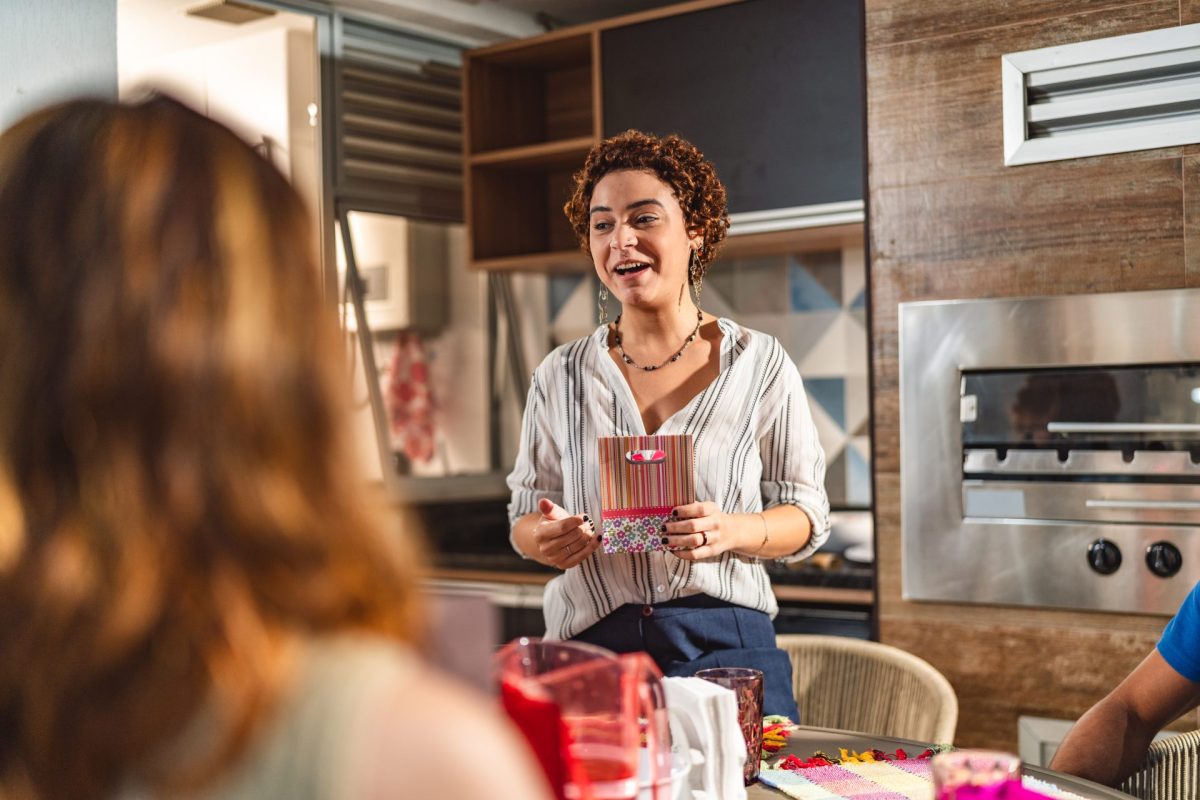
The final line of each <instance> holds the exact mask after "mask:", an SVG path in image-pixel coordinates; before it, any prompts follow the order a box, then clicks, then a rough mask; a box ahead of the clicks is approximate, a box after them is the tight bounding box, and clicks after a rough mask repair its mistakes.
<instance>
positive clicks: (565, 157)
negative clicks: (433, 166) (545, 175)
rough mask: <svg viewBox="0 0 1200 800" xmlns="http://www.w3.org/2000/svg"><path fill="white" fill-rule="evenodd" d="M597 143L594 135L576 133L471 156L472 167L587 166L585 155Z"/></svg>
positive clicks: (469, 158) (469, 161)
mask: <svg viewBox="0 0 1200 800" xmlns="http://www.w3.org/2000/svg"><path fill="white" fill-rule="evenodd" d="M595 143H596V138H595V137H594V136H576V137H575V138H573V139H563V140H560V141H556V142H544V143H540V144H527V145H521V146H520V147H509V148H506V149H504V150H488V151H486V152H483V153H475V154H473V155H470V156H468V163H469V164H470V165H471V166H500V167H543V166H574V167H576V168H578V167H579V166H582V165H583V158H584V156H586V155H587V152H588V150H591V149H592V145H594V144H595Z"/></svg>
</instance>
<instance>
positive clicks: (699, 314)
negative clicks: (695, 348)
mask: <svg viewBox="0 0 1200 800" xmlns="http://www.w3.org/2000/svg"><path fill="white" fill-rule="evenodd" d="M703 320H704V312H703V311H700V310H699V309H697V311H696V327H694V328H692V332H691V333H690V334H688V337H687V338H686V339H684V340H683V344H682V345H680V346H679V349H678V350H676V351H675V353H674V354H673V355H671V356H669V357H667V359H666V360H665V361H663V362H662V363H661V364H651V365H649V366H645V367H643V366H642V365H641V364H639V363H637V362H636V361H634V360H633V359H632V358H630V357H629V356H628V355H626V354H625V350H624V348H622V347H621V315H619V314H618V315H617V318H616V319H615V320H613V339H615V340H616V343H617V353H618V354H619V355H620V356H621V360H622V361H624V362H625V363H626V364H628V365H629V366H631V367H633V368H634V369H640V370H642V371H643V372H653V371H654V370H656V369H662V368H663V367H665V366H666V365H667V364H670V363H672V362H674V361H678V360H679V357H680V356H681V355H683V351H684V350H687V349H688V345H690V344H691V343H692V342H694V341H696V334H698V333H699V332H700V323H701V322H702V321H703Z"/></svg>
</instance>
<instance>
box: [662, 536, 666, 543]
mask: <svg viewBox="0 0 1200 800" xmlns="http://www.w3.org/2000/svg"><path fill="white" fill-rule="evenodd" d="M662 543H663V544H666V543H667V537H665V536H664V537H662Z"/></svg>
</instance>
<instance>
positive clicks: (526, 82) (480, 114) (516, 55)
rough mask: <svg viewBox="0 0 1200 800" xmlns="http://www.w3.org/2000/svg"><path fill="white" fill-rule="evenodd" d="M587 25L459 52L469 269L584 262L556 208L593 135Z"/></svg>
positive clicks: (592, 36)
mask: <svg viewBox="0 0 1200 800" xmlns="http://www.w3.org/2000/svg"><path fill="white" fill-rule="evenodd" d="M598 41H599V34H598V33H597V32H596V31H594V30H585V31H582V32H578V31H577V32H574V33H564V34H551V35H548V36H545V37H539V38H538V39H537V40H535V41H533V42H509V43H506V44H502V45H498V46H496V47H492V48H487V49H486V50H479V51H474V52H472V53H468V54H467V61H466V77H467V79H466V85H465V87H464V98H465V109H466V118H465V127H466V131H467V136H466V137H465V139H466V141H465V153H464V156H465V161H466V165H467V171H466V191H465V195H466V212H467V214H466V216H467V230H468V246H469V249H470V255H469V260H470V264H471V266H472V267H474V268H476V269H494V270H518V269H526V270H539V271H545V272H555V271H579V270H581V269H586V267H587V259H586V258H584V257H583V256H582V255H581V254H580V252H579V248H578V245H577V243H576V240H575V234H574V233H573V232H572V231H571V226H570V225H569V224H568V223H567V220H566V218H565V217H564V216H563V213H562V207H563V204H564V203H565V202H566V201H567V199H568V198H569V197H570V190H571V175H572V173H574V172H575V171H576V170H578V169H579V167H580V166H581V165H582V164H583V159H584V157H585V156H586V155H587V152H588V150H590V149H591V148H592V145H594V144H595V143H596V142H597V141H598V138H599V130H600V117H599V110H598V107H597V106H598V102H599V101H598V99H597V98H598V92H597V89H596V86H595V82H596V81H597V80H598V77H597V71H596V63H597V52H596V48H597V46H598Z"/></svg>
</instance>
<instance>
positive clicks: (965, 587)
mask: <svg viewBox="0 0 1200 800" xmlns="http://www.w3.org/2000/svg"><path fill="white" fill-rule="evenodd" d="M900 446H901V468H900V469H901V476H900V477H901V497H902V517H901V538H902V542H903V545H902V583H903V594H904V596H905V597H906V598H908V599H913V600H954V601H966V602H977V603H996V604H1017V605H1034V606H1049V607H1062V608H1080V609H1099V610H1108V611H1128V612H1144V613H1171V612H1174V611H1175V610H1176V609H1177V608H1178V606H1179V603H1180V602H1181V601H1182V600H1183V598H1184V597H1185V596H1186V594H1187V592H1188V590H1190V589H1191V587H1192V585H1193V584H1194V582H1195V580H1196V579H1197V577H1198V576H1200V570H1198V569H1197V567H1200V290H1196V289H1188V290H1171V291H1153V292H1132V293H1120V294H1097V295H1078V296H1068V297H1045V298H1025V299H1003V300H979V301H952V302H927V303H904V304H901V306H900Z"/></svg>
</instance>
